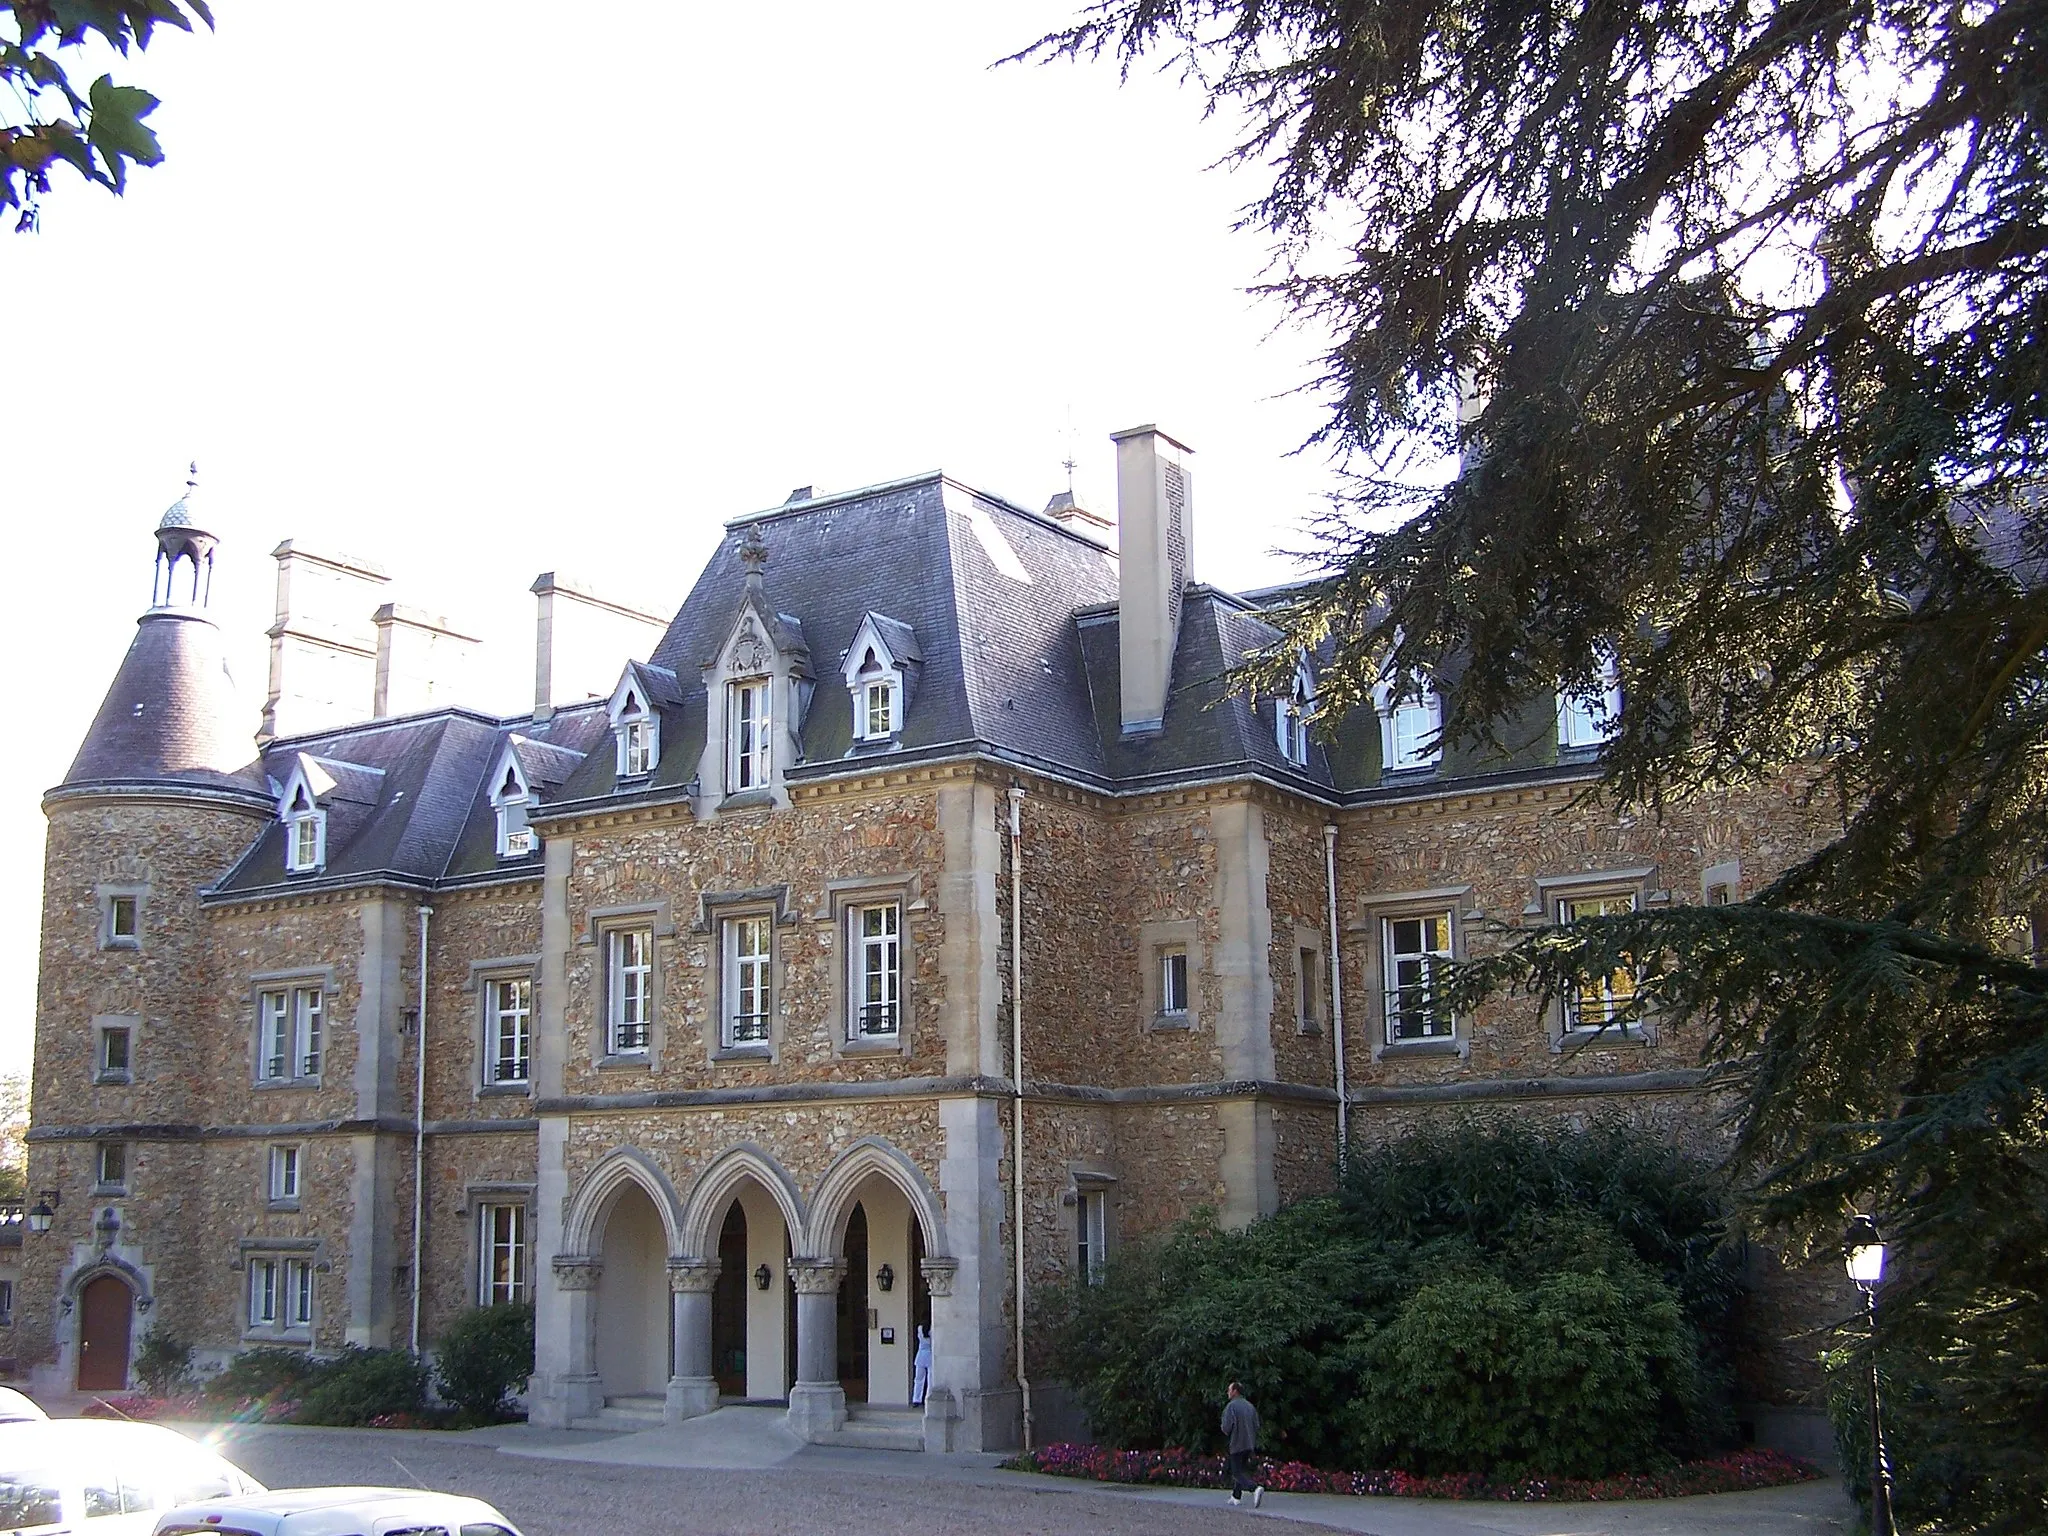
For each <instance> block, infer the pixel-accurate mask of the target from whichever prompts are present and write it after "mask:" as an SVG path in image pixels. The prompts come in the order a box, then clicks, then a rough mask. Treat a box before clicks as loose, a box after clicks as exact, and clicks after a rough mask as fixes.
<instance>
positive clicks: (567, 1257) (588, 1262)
mask: <svg viewBox="0 0 2048 1536" xmlns="http://www.w3.org/2000/svg"><path fill="white" fill-rule="evenodd" d="M603 1273H604V1265H602V1264H601V1263H599V1262H598V1261H597V1260H596V1259H594V1258H592V1257H590V1255H588V1254H584V1253H558V1254H556V1255H555V1285H556V1287H557V1288H558V1289H560V1290H564V1291H594V1290H596V1289H597V1277H598V1276H599V1275H601V1274H603Z"/></svg>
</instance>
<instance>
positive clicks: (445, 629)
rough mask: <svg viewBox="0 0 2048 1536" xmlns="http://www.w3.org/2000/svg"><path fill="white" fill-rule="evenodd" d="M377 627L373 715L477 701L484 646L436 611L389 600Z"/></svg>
mask: <svg viewBox="0 0 2048 1536" xmlns="http://www.w3.org/2000/svg"><path fill="white" fill-rule="evenodd" d="M371 623H373V624H375V625H376V626H377V685H376V695H375V697H374V699H373V700H372V703H371V707H370V714H371V716H372V717H373V718H375V719H378V720H388V719H389V718H390V717H391V716H393V715H411V714H417V713H419V712H420V711H421V710H427V709H442V708H446V707H447V706H448V705H451V704H461V703H465V702H467V703H474V702H475V699H474V698H473V697H471V685H472V682H473V680H474V677H475V666H476V659H477V656H478V654H479V645H478V641H477V638H476V636H474V635H465V634H463V633H462V632H461V631H459V630H457V629H455V628H453V627H452V626H450V624H449V623H448V621H447V620H446V619H444V618H441V617H439V616H438V615H436V614H431V613H423V612H421V611H420V610H419V609H417V608H407V607H405V606H403V605H402V604H399V603H386V604H385V605H384V606H383V607H381V608H379V609H378V610H377V612H376V613H375V614H374V615H373V616H372V618H371Z"/></svg>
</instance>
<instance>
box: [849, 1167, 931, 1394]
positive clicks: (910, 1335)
mask: <svg viewBox="0 0 2048 1536" xmlns="http://www.w3.org/2000/svg"><path fill="white" fill-rule="evenodd" d="M852 1193H853V1200H852V1204H851V1208H850V1209H849V1210H848V1211H847V1216H846V1225H845V1226H844V1228H842V1229H841V1233H840V1238H839V1256H840V1257H841V1258H843V1259H844V1260H845V1262H846V1278H845V1280H844V1281H842V1282H841V1284H840V1289H839V1309H838V1320H839V1340H838V1345H839V1381H840V1385H841V1386H842V1387H843V1388H844V1389H845V1392H846V1400H847V1401H848V1402H850V1403H873V1404H875V1405H877V1406H889V1407H908V1406H909V1405H910V1371H911V1361H912V1359H913V1358H914V1357H915V1355H916V1353H917V1329H918V1326H919V1324H922V1325H924V1326H925V1327H927V1328H929V1327H930V1326H931V1299H930V1295H929V1293H928V1292H927V1291H926V1289H925V1285H924V1276H923V1273H922V1266H921V1261H922V1259H923V1258H924V1251H925V1250H924V1233H923V1230H922V1228H921V1227H920V1226H919V1224H918V1219H917V1214H916V1213H915V1212H914V1211H912V1210H911V1208H910V1202H909V1201H908V1200H907V1199H905V1198H904V1195H903V1192H902V1190H900V1189H898V1188H897V1187H896V1185H895V1184H894V1183H892V1182H890V1180H889V1179H887V1178H885V1177H884V1176H882V1175H881V1174H879V1173H870V1174H869V1175H867V1176H866V1177H865V1178H863V1179H862V1180H861V1181H860V1183H859V1184H858V1185H856V1186H855V1188H854V1190H853V1192H852Z"/></svg>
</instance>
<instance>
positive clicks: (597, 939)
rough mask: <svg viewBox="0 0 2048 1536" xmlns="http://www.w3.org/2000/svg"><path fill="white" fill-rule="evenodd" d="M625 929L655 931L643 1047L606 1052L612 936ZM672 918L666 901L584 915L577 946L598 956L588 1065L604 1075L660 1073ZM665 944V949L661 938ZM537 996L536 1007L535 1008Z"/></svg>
mask: <svg viewBox="0 0 2048 1536" xmlns="http://www.w3.org/2000/svg"><path fill="white" fill-rule="evenodd" d="M627 928H650V929H652V930H653V933H654V944H653V962H652V966H653V969H652V974H651V975H650V977H649V981H648V988H647V1009H648V1028H647V1049H646V1050H644V1051H621V1052H616V1053H614V1052H608V1051H607V1050H606V1049H605V1047H606V1046H607V1045H608V1044H610V1039H611V970H612V967H611V943H610V936H611V935H612V934H614V933H617V932H619V931H621V930H622V929H627ZM675 936H676V925H675V919H674V918H673V917H672V916H671V915H670V909H669V903H668V901H667V899H666V898H663V899H662V900H660V901H641V902H631V903H628V904H626V905H623V906H615V907H592V908H591V909H590V910H589V911H588V912H586V913H585V914H584V918H583V932H582V933H580V934H578V935H577V936H576V942H577V944H578V945H585V946H588V947H590V948H591V949H593V950H594V951H595V952H596V955H595V961H594V965H593V970H592V974H591V986H590V993H591V1001H592V1002H593V1004H594V1005H595V1006H594V1007H593V1009H592V1011H591V1030H590V1064H591V1065H592V1066H594V1067H597V1068H599V1069H600V1070H604V1071H633V1072H658V1071H660V1070H661V1060H662V1053H663V1052H664V1050H666V1049H667V1046H668V979H667V978H668V969H669V966H668V961H667V960H666V959H665V958H664V955H663V949H664V948H668V949H671V950H672V949H673V948H674V947H675V946H674V940H675ZM664 939H666V940H668V941H669V943H668V944H667V945H666V946H664V944H663V942H662V941H663V940H664ZM538 1003H539V999H538V997H536V999H535V1004H536V1006H538Z"/></svg>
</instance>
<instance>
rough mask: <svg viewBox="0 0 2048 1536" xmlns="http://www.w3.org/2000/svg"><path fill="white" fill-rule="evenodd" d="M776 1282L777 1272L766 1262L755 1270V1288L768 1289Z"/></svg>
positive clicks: (759, 1289)
mask: <svg viewBox="0 0 2048 1536" xmlns="http://www.w3.org/2000/svg"><path fill="white" fill-rule="evenodd" d="M774 1283H775V1274H774V1272H773V1271H772V1270H770V1269H769V1268H768V1266H767V1265H766V1264H763V1265H762V1266H761V1267H760V1268H759V1269H757V1270H755V1271H754V1289H755V1290H757V1291H765V1290H767V1289H768V1287H769V1286H771V1285H773V1284H774Z"/></svg>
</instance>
